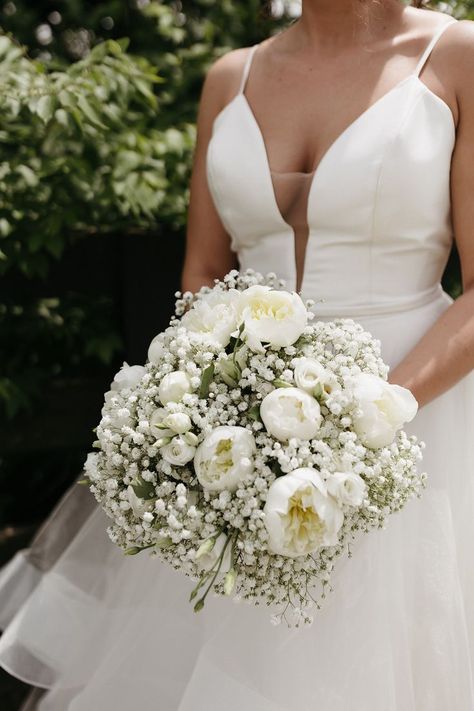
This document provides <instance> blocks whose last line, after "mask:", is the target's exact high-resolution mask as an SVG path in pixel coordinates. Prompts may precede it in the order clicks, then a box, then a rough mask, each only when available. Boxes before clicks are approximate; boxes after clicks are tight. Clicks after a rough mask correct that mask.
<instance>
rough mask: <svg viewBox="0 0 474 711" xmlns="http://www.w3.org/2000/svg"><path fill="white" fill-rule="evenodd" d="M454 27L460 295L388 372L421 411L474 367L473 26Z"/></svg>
mask: <svg viewBox="0 0 474 711" xmlns="http://www.w3.org/2000/svg"><path fill="white" fill-rule="evenodd" d="M458 27H459V30H458V32H457V33H456V37H453V40H452V42H453V46H452V47H451V56H450V57H449V59H450V60H451V59H452V64H451V61H450V64H451V67H450V75H451V76H454V77H456V83H457V86H456V87H455V90H456V97H457V104H458V113H459V121H458V127H457V132H456V146H455V149H454V152H453V158H452V163H451V205H452V217H453V228H454V234H455V239H456V244H457V248H458V252H459V257H460V260H461V268H462V284H463V294H462V296H460V297H459V298H458V299H456V301H455V302H454V303H453V304H452V305H451V306H450V307H449V308H448V309H447V310H446V311H445V312H444V313H443V314H442V315H441V317H440V318H439V319H438V320H437V321H436V322H435V323H434V324H433V326H432V327H431V328H430V329H429V330H428V331H427V332H426V333H425V334H424V335H423V337H422V338H421V339H420V341H419V342H418V343H417V345H416V346H415V347H414V348H413V349H412V350H411V351H410V352H409V353H408V354H407V356H406V357H405V358H404V359H403V360H402V362H401V363H400V364H399V365H397V366H396V367H395V368H394V369H393V371H391V372H390V373H389V381H390V382H391V383H398V384H399V385H404V386H405V387H407V388H409V389H410V390H411V391H412V392H413V394H414V396H415V397H416V399H417V400H418V403H419V405H420V407H422V406H423V405H426V404H427V403H428V402H430V401H431V400H433V399H434V398H435V397H437V396H438V395H441V394H442V393H443V392H445V391H446V390H448V389H449V388H450V387H452V386H453V385H455V384H456V383H457V382H458V381H459V380H461V378H463V377H464V376H465V375H467V374H468V373H469V372H470V371H471V370H472V369H473V368H474V80H473V76H474V22H471V21H469V20H463V21H459V23H458ZM454 34H455V33H454V32H453V33H452V35H454Z"/></svg>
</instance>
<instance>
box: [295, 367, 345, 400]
mask: <svg viewBox="0 0 474 711" xmlns="http://www.w3.org/2000/svg"><path fill="white" fill-rule="evenodd" d="M293 365H294V369H295V371H294V377H295V383H296V385H297V386H298V387H299V388H301V389H302V390H306V392H308V393H309V394H310V395H314V396H316V397H317V396H319V395H320V394H322V393H323V392H325V393H330V392H332V391H333V390H334V389H336V388H337V387H338V382H337V378H336V377H335V376H334V375H333V374H332V373H330V372H329V371H328V370H326V368H325V367H324V366H323V365H321V363H320V362H319V361H318V360H316V359H315V358H295V359H294V361H293Z"/></svg>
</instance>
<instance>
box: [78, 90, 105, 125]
mask: <svg viewBox="0 0 474 711" xmlns="http://www.w3.org/2000/svg"><path fill="white" fill-rule="evenodd" d="M77 106H78V107H79V108H80V109H81V111H82V113H83V114H84V116H85V117H86V118H88V119H89V121H90V122H91V123H93V124H94V125H96V126H98V127H99V128H102V129H107V126H106V125H105V124H104V123H102V121H101V120H100V116H99V115H98V113H97V112H96V110H95V109H94V108H93V107H92V105H91V104H90V103H89V102H88V101H87V99H86V97H85V96H84V95H82V94H81V95H80V96H79V98H78V100H77Z"/></svg>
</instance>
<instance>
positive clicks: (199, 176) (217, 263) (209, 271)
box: [181, 48, 246, 292]
mask: <svg viewBox="0 0 474 711" xmlns="http://www.w3.org/2000/svg"><path fill="white" fill-rule="evenodd" d="M245 52H246V48H240V49H235V50H232V51H230V52H227V53H226V54H225V55H223V56H222V57H220V58H219V59H217V60H216V61H215V62H214V64H213V65H212V66H211V67H210V69H209V70H208V72H207V74H206V77H205V79H204V83H203V87H202V91H201V98H200V102H199V110H198V117H197V136H196V146H195V151H194V159H193V170H192V174H191V183H190V199H189V207H188V218H187V230H186V255H185V261H184V268H183V273H182V280H181V283H182V290H183V291H193V292H195V291H197V290H198V289H200V288H201V286H205V285H207V286H212V285H213V283H214V279H216V278H222V277H223V276H224V275H225V274H227V272H229V271H230V270H231V269H233V268H235V267H236V266H237V259H236V255H235V253H234V252H233V251H232V250H231V249H230V237H229V235H228V234H227V232H226V230H225V229H224V227H223V225H222V222H221V220H220V218H219V215H218V214H217V211H216V208H215V206H214V202H213V200H212V196H211V194H210V192H209V187H208V183H207V176H206V152H207V146H208V143H209V139H210V137H211V134H212V124H213V121H214V119H215V117H216V115H217V114H218V113H219V111H221V109H222V108H223V107H224V106H225V105H226V104H227V103H228V102H229V101H230V100H231V99H232V97H233V96H234V94H236V93H237V90H238V83H239V78H240V75H241V72H242V69H243V62H244V59H245Z"/></svg>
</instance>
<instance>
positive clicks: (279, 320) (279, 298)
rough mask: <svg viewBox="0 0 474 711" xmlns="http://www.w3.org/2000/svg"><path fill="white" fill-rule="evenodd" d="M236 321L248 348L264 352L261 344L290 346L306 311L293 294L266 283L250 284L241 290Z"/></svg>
mask: <svg viewBox="0 0 474 711" xmlns="http://www.w3.org/2000/svg"><path fill="white" fill-rule="evenodd" d="M238 305H239V317H240V319H239V322H240V323H243V324H244V331H243V334H242V336H243V338H244V339H245V341H246V343H247V345H248V346H249V348H251V349H252V350H253V351H256V352H263V351H264V348H263V346H262V342H263V343H269V344H270V346H273V347H274V348H283V347H284V346H291V345H292V344H293V343H294V342H295V341H296V340H297V339H298V338H299V337H300V336H301V334H302V333H303V331H304V329H305V327H306V325H307V322H308V313H307V310H306V306H305V305H304V303H303V301H302V299H301V297H300V296H298V294H296V293H289V292H288V291H277V290H275V289H271V288H270V287H269V286H259V285H255V286H251V287H249V288H248V289H246V290H245V291H243V292H242V293H241V296H240V300H239V304H238Z"/></svg>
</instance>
